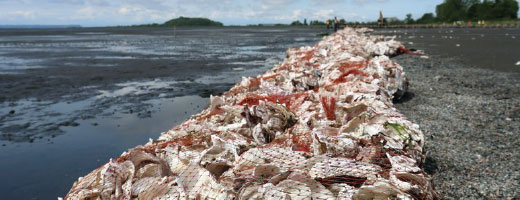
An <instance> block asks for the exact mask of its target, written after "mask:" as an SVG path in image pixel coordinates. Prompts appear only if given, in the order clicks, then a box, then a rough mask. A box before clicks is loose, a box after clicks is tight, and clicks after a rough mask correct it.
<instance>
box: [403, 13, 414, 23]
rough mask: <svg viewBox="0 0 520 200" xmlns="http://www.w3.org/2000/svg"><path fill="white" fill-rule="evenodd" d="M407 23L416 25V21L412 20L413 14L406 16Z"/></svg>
mask: <svg viewBox="0 0 520 200" xmlns="http://www.w3.org/2000/svg"><path fill="white" fill-rule="evenodd" d="M404 21H405V23H407V24H413V23H414V20H413V18H412V13H408V14H406V19H405V20H404Z"/></svg>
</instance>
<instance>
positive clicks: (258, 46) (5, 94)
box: [0, 28, 321, 199]
mask: <svg viewBox="0 0 520 200" xmlns="http://www.w3.org/2000/svg"><path fill="white" fill-rule="evenodd" d="M319 32H320V30H302V29H275V28H220V29H185V30H181V29H177V31H176V32H175V33H173V30H172V29H166V28H153V29H147V28H101V29H91V28H89V29H70V30H69V29H67V30H21V31H16V30H0V35H1V37H0V160H3V161H6V160H8V161H9V162H2V164H0V172H1V173H0V179H2V180H9V182H4V183H3V184H0V193H1V194H2V195H3V197H4V198H6V199H55V198H56V197H57V196H63V195H65V193H66V192H67V191H68V189H70V187H71V184H72V183H73V182H74V181H75V180H76V179H77V177H79V176H81V175H84V174H86V173H88V172H89V171H92V170H93V169H95V168H97V167H99V165H101V164H102V163H104V162H106V160H109V159H110V158H113V157H117V156H119V155H120V154H121V153H122V152H123V151H126V150H127V149H129V148H131V147H134V146H136V145H140V144H144V143H146V142H147V141H148V139H149V138H154V139H156V138H157V137H158V136H159V134H160V133H161V132H162V131H165V130H168V129H170V128H171V127H172V126H174V125H176V124H178V123H180V122H182V121H184V120H185V119H187V118H188V117H189V116H191V115H193V114H195V113H198V112H200V111H201V110H202V109H203V108H204V107H206V106H207V104H208V102H209V100H208V97H209V95H211V94H214V95H215V94H219V93H221V92H223V91H226V90H228V89H229V88H230V87H231V86H233V85H234V84H235V83H236V82H238V81H239V80H240V79H241V77H242V76H256V75H257V74H261V73H263V72H264V71H266V70H267V69H269V68H271V67H272V66H273V65H274V64H276V63H277V62H279V61H280V60H281V59H283V57H284V56H285V54H284V52H285V50H286V49H287V48H289V47H292V46H303V45H312V44H314V43H316V42H317V41H319V40H320V39H321V38H320V37H317V34H318V33H319Z"/></svg>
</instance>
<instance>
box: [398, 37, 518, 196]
mask: <svg viewBox="0 0 520 200" xmlns="http://www.w3.org/2000/svg"><path fill="white" fill-rule="evenodd" d="M398 31H399V30H398ZM439 31H440V32H443V34H441V35H448V36H447V37H450V36H451V37H453V38H452V39H446V38H444V39H440V38H439V34H437V33H438V32H439ZM406 32H408V34H407V35H408V36H409V35H410V34H411V33H410V32H414V34H415V37H412V38H408V37H405V36H403V35H404V34H403V33H402V32H401V33H399V35H401V36H402V37H401V39H400V40H402V41H406V42H413V44H408V45H407V46H408V47H409V48H416V49H419V50H424V51H425V52H426V53H427V54H428V56H429V57H430V58H429V59H424V58H420V57H414V56H399V57H396V58H395V60H396V61H397V62H398V63H399V64H401V65H402V66H403V67H404V68H405V71H406V73H407V75H408V78H409V79H410V88H409V93H408V94H407V98H405V99H403V101H401V102H396V103H397V104H396V107H397V108H398V109H399V110H400V111H401V112H402V113H404V114H405V115H406V116H408V118H409V119H410V120H411V121H413V122H415V123H418V124H419V125H420V126H421V129H422V131H423V132H424V134H425V137H426V146H425V151H426V156H427V158H426V164H425V169H426V171H427V172H428V173H429V174H431V175H432V176H433V179H434V183H435V185H436V187H437V189H438V191H439V193H440V194H441V195H442V196H443V197H446V198H449V199H519V198H520V160H519V159H518V158H520V139H519V136H520V135H519V133H520V89H519V88H520V66H516V65H515V63H516V61H518V60H520V53H518V52H520V30H519V29H508V30H501V29H491V30H490V29H484V30H479V29H457V30H454V33H453V34H446V32H449V33H451V31H450V30H430V29H426V30H407V31H406ZM468 34H469V35H476V36H478V37H477V38H478V39H475V40H472V39H469V40H468V39H467V36H466V35H468ZM506 34H507V35H506ZM421 35H422V36H423V38H425V39H421V38H420V36H421ZM480 35H484V37H481V36H480ZM432 36H436V37H435V38H437V39H435V38H433V39H432V38H431V37H432ZM512 36H515V38H516V39H513V38H512ZM456 44H460V46H459V47H457V46H456ZM513 61H514V62H513Z"/></svg>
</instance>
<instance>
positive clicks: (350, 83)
mask: <svg viewBox="0 0 520 200" xmlns="http://www.w3.org/2000/svg"><path fill="white" fill-rule="evenodd" d="M369 31H370V30H368V29H350V28H346V29H344V30H341V31H338V32H337V33H335V34H333V35H331V36H328V37H325V38H324V39H323V40H322V41H321V42H320V43H318V44H316V45H315V46H307V47H300V48H291V49H289V50H288V51H287V58H286V59H285V60H284V61H283V62H282V63H280V64H279V65H277V66H275V67H274V68H273V69H271V70H269V71H267V72H266V73H265V74H263V75H259V76H257V77H255V78H243V79H242V81H241V82H240V83H238V84H237V85H235V86H234V87H233V88H231V89H230V90H229V91H228V92H226V93H224V94H223V95H221V96H212V97H211V98H210V105H209V106H208V108H206V109H205V110H204V111H202V112H201V113H199V114H197V115H194V116H192V117H191V118H190V119H188V120H187V121H185V122H184V123H182V124H180V125H178V126H176V127H174V128H173V129H171V130H169V131H167V132H164V133H162V134H161V136H160V137H159V139H157V140H156V141H151V142H149V143H148V144H145V145H143V146H138V147H135V148H133V149H130V150H129V151H128V152H125V153H123V154H122V155H121V157H119V158H116V159H112V160H110V161H109V162H108V163H107V164H105V165H103V166H101V167H99V168H98V169H96V170H94V171H93V172H91V173H90V174H88V175H86V176H85V177H82V178H80V179H78V181H76V182H75V183H74V185H73V187H72V189H71V190H70V191H69V193H68V194H67V196H66V198H67V199H86V198H90V199H134V198H137V199H437V198H438V197H437V194H436V191H435V189H434V187H433V184H432V182H431V178H430V177H429V176H428V175H427V174H426V173H425V172H424V171H423V169H421V166H422V164H423V161H424V156H423V153H422V150H423V145H424V142H425V141H424V137H423V134H422V132H421V131H420V130H419V128H418V126H417V125H416V124H413V123H412V122H410V121H409V120H407V118H406V117H405V116H404V115H402V114H401V113H399V112H398V111H397V110H396V109H395V108H394V107H393V104H392V100H393V99H395V98H399V97H400V96H402V95H403V94H404V92H405V91H406V89H407V84H408V82H407V80H406V76H405V72H404V71H403V68H402V67H401V66H400V65H399V64H397V63H395V62H394V61H392V60H390V59H389V56H393V55H396V54H399V53H404V50H406V49H405V48H404V47H403V46H402V44H401V43H400V42H397V41H394V40H392V39H385V38H384V37H382V36H372V35H368V34H366V33H367V32H369Z"/></svg>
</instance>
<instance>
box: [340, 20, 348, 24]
mask: <svg viewBox="0 0 520 200" xmlns="http://www.w3.org/2000/svg"><path fill="white" fill-rule="evenodd" d="M339 24H341V25H345V24H347V20H345V19H340V20H339Z"/></svg>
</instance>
